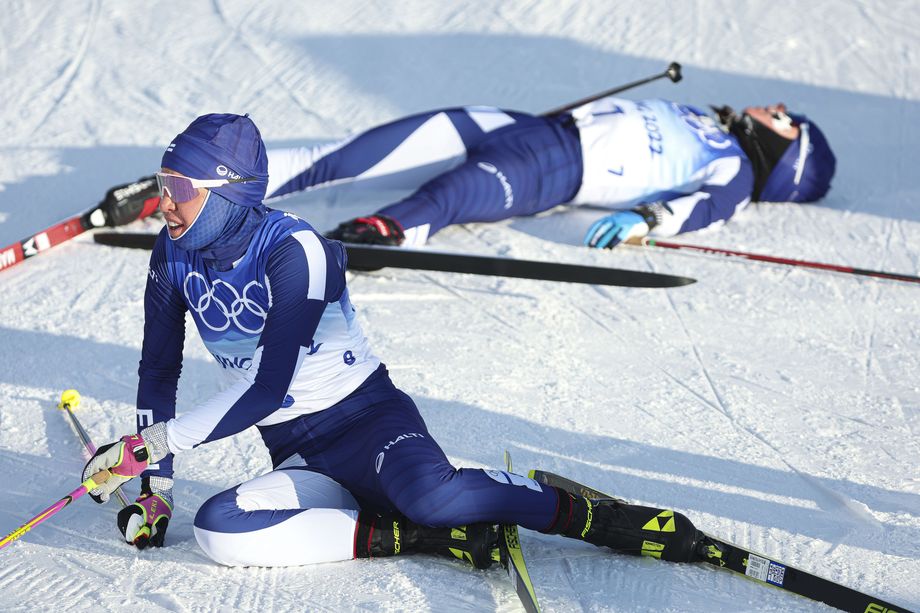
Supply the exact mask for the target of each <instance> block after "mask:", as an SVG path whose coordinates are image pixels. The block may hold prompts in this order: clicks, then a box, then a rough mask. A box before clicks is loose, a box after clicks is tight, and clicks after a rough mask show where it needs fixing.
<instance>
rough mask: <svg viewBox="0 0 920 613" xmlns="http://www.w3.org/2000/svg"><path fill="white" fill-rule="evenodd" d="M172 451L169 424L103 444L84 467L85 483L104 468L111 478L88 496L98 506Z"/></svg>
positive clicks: (145, 429)
mask: <svg viewBox="0 0 920 613" xmlns="http://www.w3.org/2000/svg"><path fill="white" fill-rule="evenodd" d="M167 453H169V448H168V447H167V445H166V422H160V423H157V424H154V425H152V426H150V427H149V428H144V429H143V430H141V433H140V434H129V435H126V436H123V437H121V439H120V440H118V441H116V442H114V443H109V444H108V445H103V446H102V447H100V448H99V449H97V450H96V453H95V455H93V457H91V458H90V459H89V462H87V463H86V466H84V467H83V479H82V480H83V481H86V480H87V479H89V478H90V477H91V476H93V475H95V474H96V473H98V472H99V471H101V470H103V469H105V470H108V471H109V472H110V473H111V475H112V476H111V477H109V479H108V480H107V481H106V482H105V483H102V484H101V485H99V487H97V488H96V489H93V490H90V492H89V495H90V496H92V498H93V500H95V501H96V502H98V503H100V504H101V503H103V502H106V501H107V500H108V499H109V496H111V495H112V493H113V492H114V491H115V490H117V489H118V488H119V487H121V486H122V485H124V484H125V483H127V482H128V481H130V480H131V479H132V478H134V477H137V476H138V475H140V474H141V473H142V472H144V470H146V469H147V466H148V465H149V464H155V463H156V462H159V461H160V460H162V459H163V458H164V457H166V454H167Z"/></svg>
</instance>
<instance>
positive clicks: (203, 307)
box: [182, 272, 268, 334]
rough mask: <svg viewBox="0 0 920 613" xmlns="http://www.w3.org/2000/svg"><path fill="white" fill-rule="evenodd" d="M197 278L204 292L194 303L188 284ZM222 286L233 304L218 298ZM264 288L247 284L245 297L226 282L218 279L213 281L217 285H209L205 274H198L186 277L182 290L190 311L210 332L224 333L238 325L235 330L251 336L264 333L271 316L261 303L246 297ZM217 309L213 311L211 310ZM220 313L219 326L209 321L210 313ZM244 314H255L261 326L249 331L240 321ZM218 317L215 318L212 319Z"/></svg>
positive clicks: (254, 284) (252, 283)
mask: <svg viewBox="0 0 920 613" xmlns="http://www.w3.org/2000/svg"><path fill="white" fill-rule="evenodd" d="M193 278H196V279H197V280H198V283H200V284H201V285H202V286H203V287H204V292H203V293H202V294H201V295H200V296H199V297H198V299H197V300H194V301H193V300H192V297H191V296H190V295H189V282H190V281H191V280H192V279H193ZM219 285H223V286H224V287H226V288H227V290H228V291H229V292H230V293H231V294H232V295H233V301H232V302H231V303H230V304H229V306H228V305H227V303H226V302H225V301H224V300H222V299H221V298H219V297H218V296H217V295H216V291H217V287H218V286H219ZM253 286H255V287H257V288H260V289H261V288H262V287H263V286H262V284H261V283H259V282H258V281H250V282H249V283H247V284H246V287H244V288H243V292H242V295H241V294H240V293H239V292H237V291H236V288H235V287H233V286H232V285H230V284H229V283H227V282H226V281H223V280H221V279H218V280H217V281H215V282H214V285H212V286H208V280H207V279H205V277H204V275H202V274H201V273H199V272H190V273H188V275H186V277H185V281H184V282H183V284H182V291H183V292H184V293H185V299H186V301H188V304H189V306H190V308H191V310H192V311H193V312H194V313H196V314H197V315H198V319H199V320H200V321H201V323H203V324H204V325H205V326H207V327H208V329H210V330H213V331H215V332H223V331H224V330H226V329H227V328H229V327H230V324H231V323H233V324H236V327H237V328H239V329H240V330H241V331H243V332H248V333H249V334H261V332H262V329H263V328H264V327H265V318H266V317H267V316H268V312H267V311H266V310H265V309H263V308H262V305H260V304H259V303H258V302H256V301H255V300H253V299H252V298H250V297H249V296H248V295H247V294H248V292H249V290H250V289H251V288H252V287H253ZM212 306H214V307H215V308H214V309H211V307H212ZM215 311H216V313H218V314H219V315H220V319H221V320H224V321H223V322H221V323H219V324H214V323H212V322H210V321H208V319H207V318H206V315H207V313H214V312H215ZM244 312H249V313H252V314H253V315H255V316H257V317H259V318H260V320H261V324H260V325H259V327H258V328H257V329H251V328H247V327H246V326H244V325H243V323H242V322H240V320H239V319H238V318H239V316H240V315H242V314H243V313H244ZM215 316H216V315H212V319H213V318H214V317H215Z"/></svg>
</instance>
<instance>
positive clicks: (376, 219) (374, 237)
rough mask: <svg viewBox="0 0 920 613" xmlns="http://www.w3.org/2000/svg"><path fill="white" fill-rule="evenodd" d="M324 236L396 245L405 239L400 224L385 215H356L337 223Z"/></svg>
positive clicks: (374, 243) (365, 243) (366, 242)
mask: <svg viewBox="0 0 920 613" xmlns="http://www.w3.org/2000/svg"><path fill="white" fill-rule="evenodd" d="M326 238H331V239H335V240H337V241H342V242H343V243H357V244H364V245H390V246H392V247H396V246H399V245H401V244H402V242H403V241H404V240H406V235H405V233H404V232H403V229H402V225H401V224H400V223H399V222H398V221H396V220H395V219H393V218H392V217H387V216H386V215H368V216H367V217H356V218H354V219H352V220H350V221H344V222H342V223H340V224H339V227H337V228H336V229H335V230H332V231H331V232H329V233H327V234H326Z"/></svg>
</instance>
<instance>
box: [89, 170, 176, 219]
mask: <svg viewBox="0 0 920 613" xmlns="http://www.w3.org/2000/svg"><path fill="white" fill-rule="evenodd" d="M159 204H160V192H159V190H158V189H157V179H156V177H155V176H153V175H150V176H149V177H141V178H140V179H138V180H137V181H132V182H131V183H125V184H123V185H116V186H115V187H113V188H111V189H110V190H109V191H107V192H106V193H105V198H103V199H102V202H100V203H99V206H98V207H97V208H96V209H94V210H93V211H91V212H90V213H88V215H87V216H88V220H87V221H88V222H89V224H88V225H89V226H90V227H94V228H98V227H101V226H111V227H114V226H123V225H125V224H128V223H131V222H132V221H134V220H136V219H143V218H144V217H147V216H148V215H150V214H151V213H154V212H155V211H156V210H157V207H158V206H159ZM98 211H101V212H102V219H100V218H99V213H98Z"/></svg>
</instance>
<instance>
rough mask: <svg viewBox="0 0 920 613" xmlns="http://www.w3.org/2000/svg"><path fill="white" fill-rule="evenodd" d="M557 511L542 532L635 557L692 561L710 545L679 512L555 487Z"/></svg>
mask: <svg viewBox="0 0 920 613" xmlns="http://www.w3.org/2000/svg"><path fill="white" fill-rule="evenodd" d="M555 489H556V492H557V493H558V494H559V510H558V512H557V514H556V519H555V520H554V521H553V524H552V525H551V526H550V527H549V528H548V529H546V530H544V532H546V533H547V534H561V535H563V536H567V537H570V538H576V539H580V540H583V541H587V542H589V543H592V544H594V545H598V546H606V547H610V548H611V549H615V550H617V551H619V552H621V553H626V554H629V555H634V556H650V557H653V558H658V559H661V560H668V561H669V562H695V561H698V560H699V559H700V558H701V556H702V553H703V551H702V550H703V548H704V547H705V546H706V545H707V544H709V543H708V539H707V538H706V536H705V535H704V534H703V533H702V532H700V531H699V530H697V529H696V527H695V526H694V525H693V523H692V522H691V521H690V520H689V519H687V517H686V516H685V515H682V514H681V513H675V512H674V511H667V510H662V509H655V508H652V507H641V506H638V505H634V504H626V503H624V502H621V501H618V500H612V499H601V500H588V499H587V498H585V497H583V496H578V495H575V494H570V493H569V492H566V491H565V490H562V489H560V488H555Z"/></svg>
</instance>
